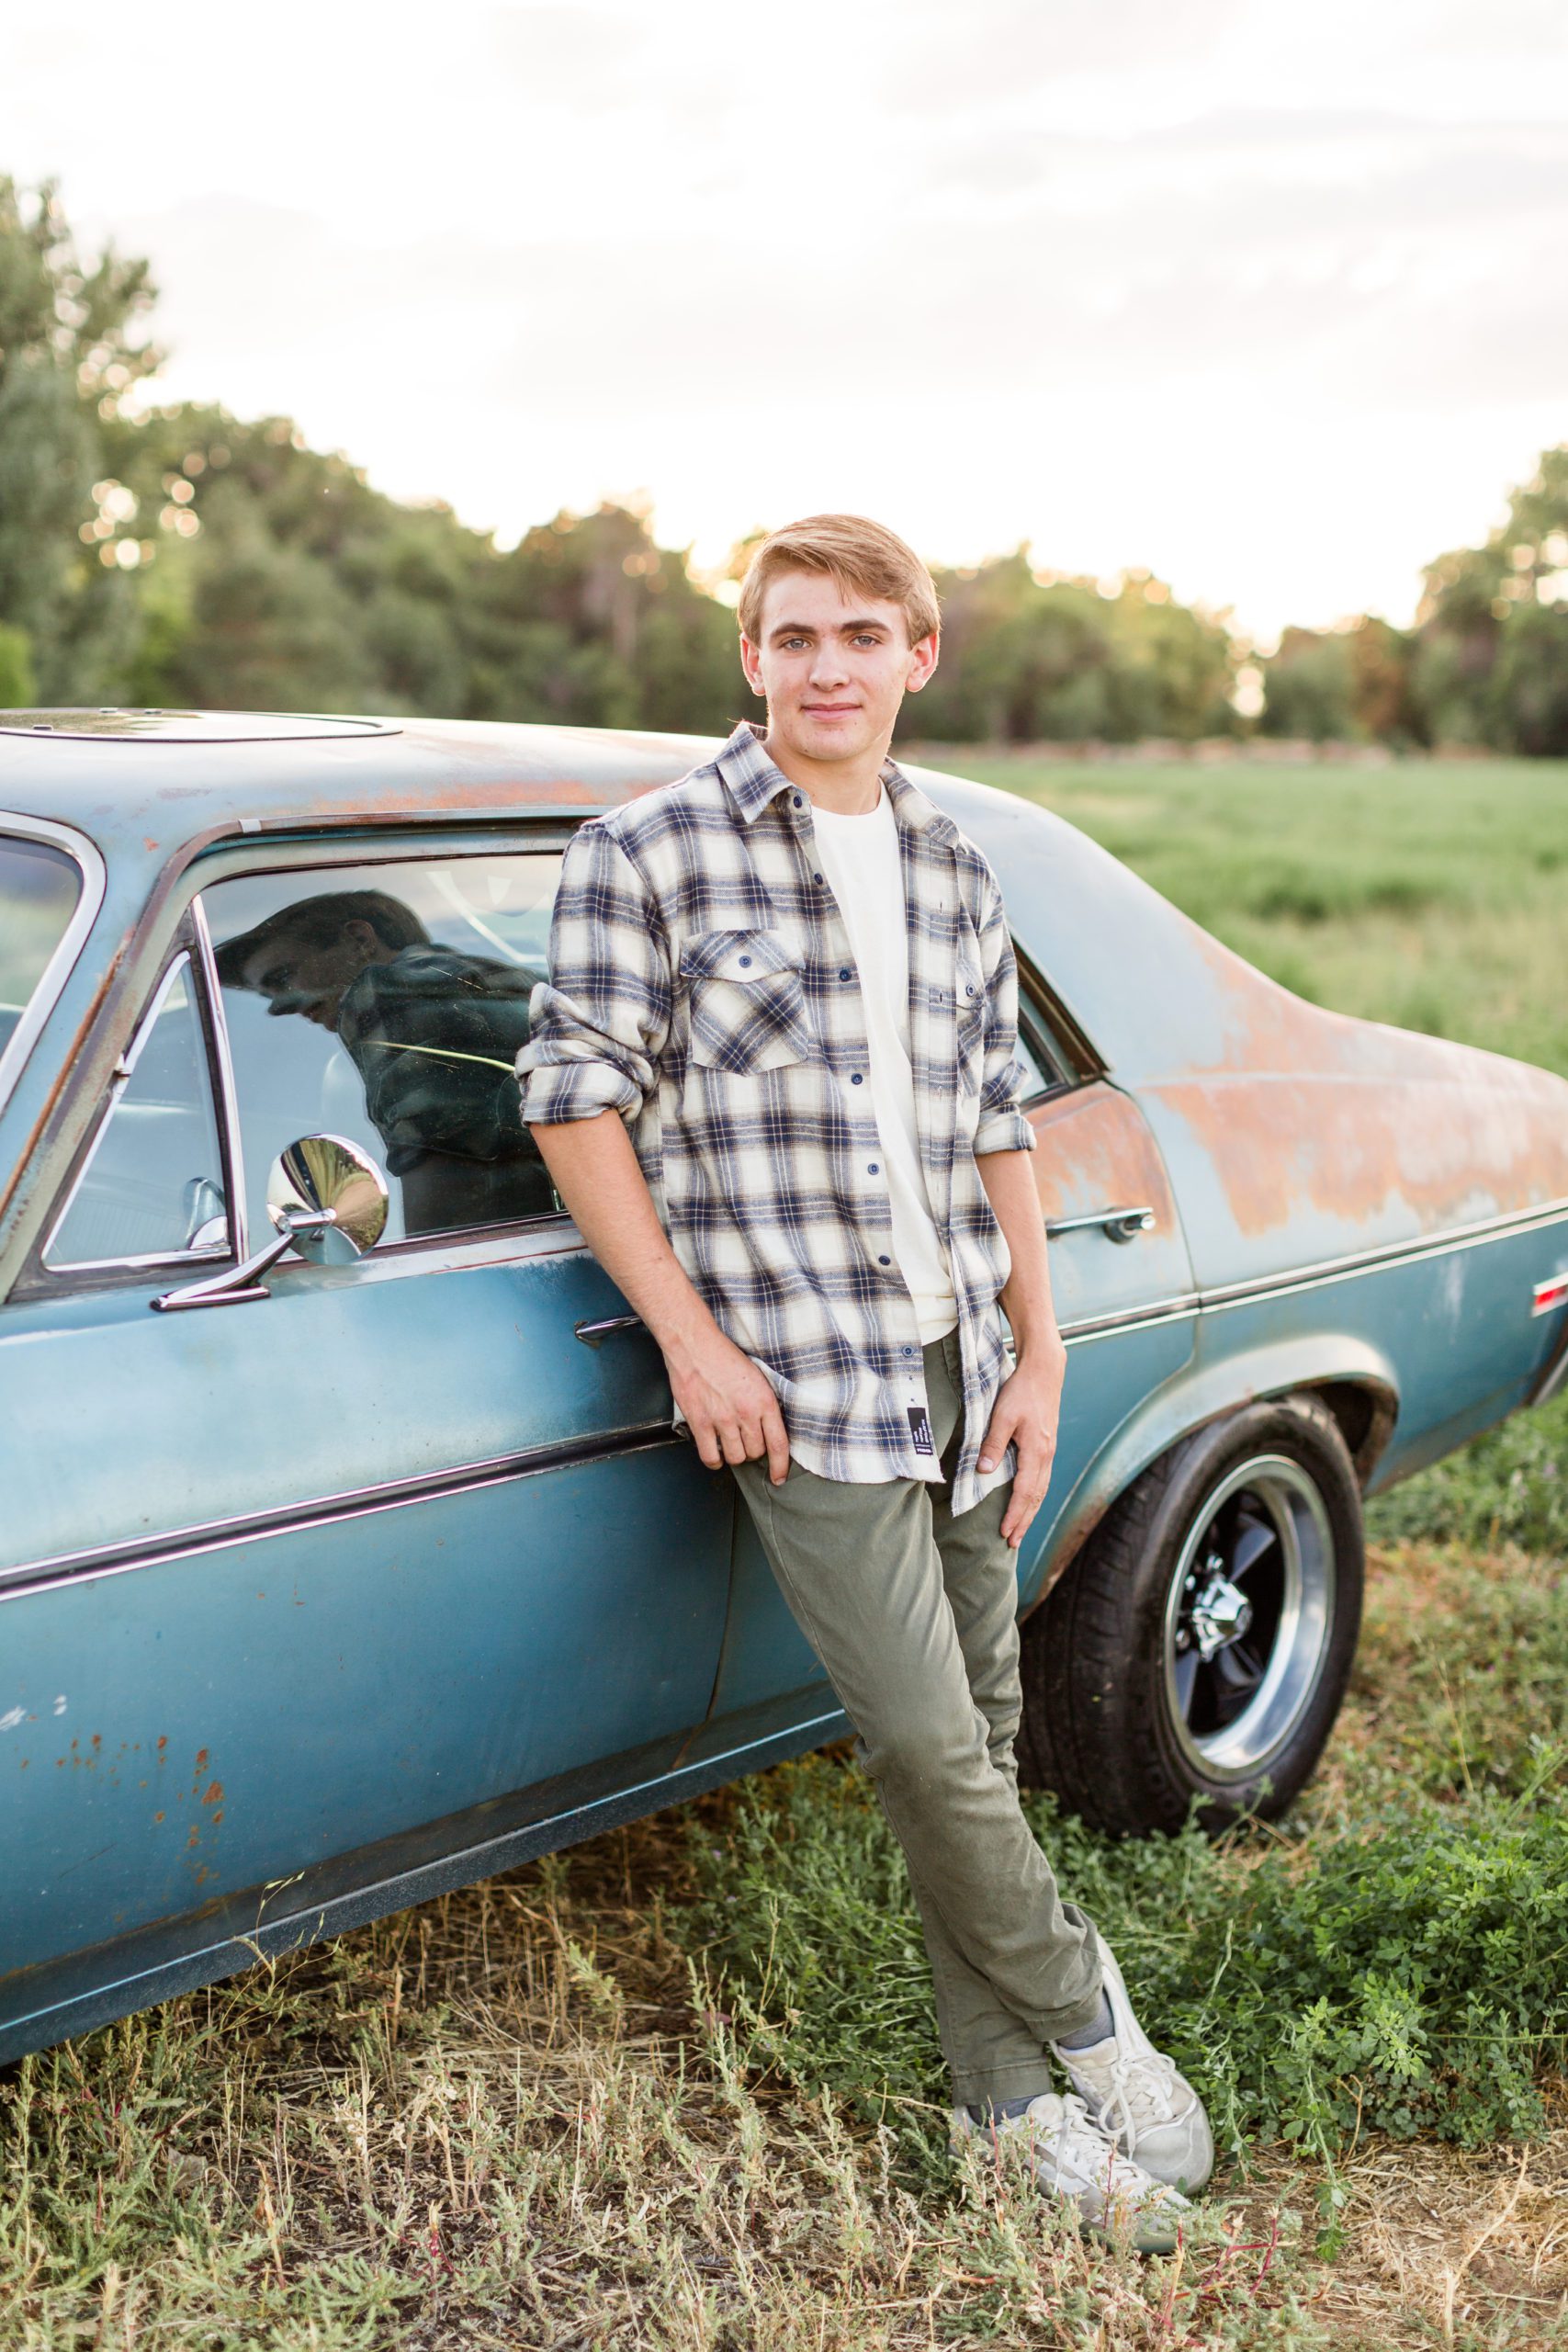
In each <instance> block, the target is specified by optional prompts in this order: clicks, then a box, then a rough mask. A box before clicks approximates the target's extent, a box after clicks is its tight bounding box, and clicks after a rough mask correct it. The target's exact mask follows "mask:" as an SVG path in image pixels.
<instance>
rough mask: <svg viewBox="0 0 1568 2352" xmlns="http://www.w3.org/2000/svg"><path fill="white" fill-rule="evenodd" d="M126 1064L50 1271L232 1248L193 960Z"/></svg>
mask: <svg viewBox="0 0 1568 2352" xmlns="http://www.w3.org/2000/svg"><path fill="white" fill-rule="evenodd" d="M126 1066H127V1068H128V1070H129V1075H128V1076H127V1077H125V1078H123V1079H117V1080H116V1083H115V1096H114V1103H113V1107H112V1109H111V1110H110V1112H109V1114H108V1116H107V1119H106V1120H105V1122H104V1124H103V1125H102V1126H101V1127H100V1128H99V1130H98V1134H97V1139H96V1142H95V1143H94V1145H93V1148H92V1150H91V1152H90V1154H89V1156H88V1159H87V1163H86V1166H85V1168H84V1169H83V1170H82V1173H81V1175H80V1176H79V1177H78V1179H77V1181H76V1183H75V1186H74V1188H73V1192H72V1194H71V1199H70V1202H69V1204H68V1205H67V1207H66V1211H65V1214H64V1216H62V1218H61V1220H60V1223H59V1224H58V1225H57V1226H56V1227H55V1229H54V1231H53V1233H52V1234H51V1236H50V1238H49V1242H48V1244H47V1246H46V1248H45V1250H44V1253H43V1260H44V1263H45V1265H46V1266H49V1267H51V1268H59V1267H62V1266H91V1265H103V1264H113V1263H123V1262H124V1261H126V1260H127V1259H135V1258H175V1257H183V1256H185V1255H186V1253H187V1252H188V1253H191V1254H194V1255H197V1256H204V1255H207V1254H208V1253H209V1252H214V1253H217V1254H218V1255H221V1254H222V1253H223V1252H224V1251H225V1250H227V1249H228V1246H229V1227H228V1217H227V1214H226V1210H225V1204H224V1198H223V1163H222V1159H221V1158H220V1152H219V1148H218V1124H217V1120H216V1118H215V1116H214V1114H213V1107H212V1090H211V1082H210V1079H209V1073H208V1067H207V1048H206V1043H205V1040H204V1039H203V1036H202V1032H201V1019H200V1015H199V1013H198V1012H197V1004H196V996H195V991H194V989H193V988H192V985H191V977H190V959H189V957H188V956H181V957H180V958H179V960H178V961H177V962H176V963H175V964H174V965H172V966H171V967H170V969H169V971H168V973H167V975H166V976H165V978H164V984H163V986H162V988H161V989H159V991H158V994H157V996H156V997H155V998H154V1000H153V1003H152V1011H151V1012H150V1014H149V1016H148V1018H147V1020H146V1021H144V1022H143V1023H142V1025H141V1031H140V1032H139V1034H138V1035H137V1038H136V1042H135V1043H134V1045H133V1046H131V1048H130V1053H129V1054H128V1055H127V1056H126Z"/></svg>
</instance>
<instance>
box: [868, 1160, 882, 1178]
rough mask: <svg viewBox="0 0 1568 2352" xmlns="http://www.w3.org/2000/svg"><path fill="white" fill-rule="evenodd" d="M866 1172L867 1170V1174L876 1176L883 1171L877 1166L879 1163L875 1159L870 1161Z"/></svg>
mask: <svg viewBox="0 0 1568 2352" xmlns="http://www.w3.org/2000/svg"><path fill="white" fill-rule="evenodd" d="M865 1172H866V1174H867V1175H868V1176H876V1175H879V1174H880V1173H881V1170H880V1169H879V1168H878V1167H877V1164H876V1162H875V1160H873V1161H872V1162H871V1163H870V1165H869V1166H868V1168H867V1169H866V1171H865Z"/></svg>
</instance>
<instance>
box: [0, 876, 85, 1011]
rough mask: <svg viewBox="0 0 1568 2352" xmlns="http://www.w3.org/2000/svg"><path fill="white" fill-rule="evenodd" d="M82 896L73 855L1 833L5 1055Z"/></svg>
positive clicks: (0, 994)
mask: <svg viewBox="0 0 1568 2352" xmlns="http://www.w3.org/2000/svg"><path fill="white" fill-rule="evenodd" d="M81 895H82V874H81V869H80V867H79V866H78V865H77V864H76V861H75V859H74V858H73V857H67V856H66V854H65V853H64V851H63V850H59V849H55V848H52V847H51V844H50V843H49V842H29V841H24V840H22V839H21V838H20V836H19V835H17V834H15V833H4V834H0V1055H3V1054H4V1053H5V1050H6V1045H7V1044H8V1042H9V1041H10V1038H11V1036H12V1035H13V1034H14V1033H15V1031H16V1029H17V1025H18V1023H20V1021H21V1018H22V1015H23V1013H24V1012H26V1011H27V1009H28V1000H29V999H30V997H31V996H32V993H33V990H34V989H36V988H37V986H38V984H39V980H40V979H41V978H43V975H44V972H45V970H46V969H47V967H48V964H49V959H50V957H51V956H52V955H53V953H54V951H55V949H56V948H57V947H58V946H59V944H60V943H61V941H62V939H63V938H64V936H65V930H66V925H67V924H68V923H69V922H70V921H71V918H72V916H73V914H74V913H75V911H76V902H77V900H78V899H80V898H81Z"/></svg>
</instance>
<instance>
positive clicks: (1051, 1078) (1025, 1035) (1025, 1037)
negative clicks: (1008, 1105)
mask: <svg viewBox="0 0 1568 2352" xmlns="http://www.w3.org/2000/svg"><path fill="white" fill-rule="evenodd" d="M1025 1017H1026V1016H1023V1015H1021V1017H1020V1020H1019V1024H1018V1058H1019V1060H1020V1061H1021V1063H1022V1064H1023V1068H1024V1072H1025V1076H1024V1082H1023V1084H1022V1085H1021V1087H1020V1089H1019V1101H1020V1102H1021V1103H1032V1102H1033V1100H1034V1098H1035V1096H1036V1095H1037V1094H1045V1093H1048V1092H1049V1091H1050V1090H1051V1088H1052V1087H1054V1086H1060V1085H1061V1083H1062V1079H1061V1074H1060V1072H1059V1071H1055V1070H1047V1069H1046V1068H1045V1066H1044V1064H1043V1062H1042V1060H1041V1057H1040V1055H1039V1053H1038V1052H1037V1050H1036V1048H1035V1043H1034V1040H1033V1038H1032V1036H1031V1035H1030V1033H1029V1030H1028V1029H1027V1028H1026V1027H1025V1025H1024V1021H1025Z"/></svg>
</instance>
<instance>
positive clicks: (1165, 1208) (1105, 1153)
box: [1028, 1079, 1177, 1232]
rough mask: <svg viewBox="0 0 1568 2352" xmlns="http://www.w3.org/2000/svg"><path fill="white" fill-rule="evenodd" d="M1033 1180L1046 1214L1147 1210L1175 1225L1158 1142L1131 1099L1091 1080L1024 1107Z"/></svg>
mask: <svg viewBox="0 0 1568 2352" xmlns="http://www.w3.org/2000/svg"><path fill="white" fill-rule="evenodd" d="M1028 1115H1029V1124H1030V1125H1031V1126H1032V1129H1033V1130H1034V1136H1035V1146H1036V1148H1035V1152H1034V1183H1035V1189H1036V1191H1037V1192H1038V1193H1039V1194H1040V1204H1041V1206H1042V1208H1043V1210H1044V1212H1045V1215H1046V1216H1047V1217H1054V1216H1072V1215H1073V1214H1074V1212H1075V1211H1077V1210H1083V1209H1099V1208H1111V1207H1124V1208H1152V1209H1153V1211H1154V1213H1155V1227H1156V1230H1158V1231H1160V1232H1170V1231H1173V1230H1174V1229H1175V1227H1176V1222H1177V1219H1176V1204H1175V1201H1174V1200H1173V1198H1172V1196H1171V1191H1170V1184H1169V1181H1168V1178H1167V1175H1166V1172H1165V1162H1164V1160H1163V1159H1161V1158H1160V1154H1159V1148H1158V1146H1157V1145H1156V1142H1155V1139H1154V1137H1153V1136H1151V1135H1150V1133H1149V1131H1148V1128H1147V1127H1146V1126H1145V1124H1144V1120H1143V1117H1142V1115H1141V1114H1140V1113H1139V1110H1138V1107H1137V1105H1136V1103H1131V1102H1129V1101H1128V1099H1127V1097H1126V1096H1125V1095H1124V1094H1122V1093H1121V1092H1119V1091H1118V1090H1117V1089H1116V1088H1115V1087H1114V1086H1111V1085H1109V1084H1107V1082H1106V1081H1105V1080H1103V1079H1096V1080H1092V1081H1091V1082H1090V1083H1089V1085H1087V1086H1077V1087H1074V1088H1073V1089H1072V1091H1071V1092H1069V1093H1064V1094H1057V1095H1054V1096H1052V1097H1051V1098H1050V1099H1049V1100H1048V1101H1046V1102H1044V1103H1039V1104H1037V1105H1036V1106H1035V1108H1034V1109H1032V1111H1031V1112H1030V1113H1029V1114H1028Z"/></svg>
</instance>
